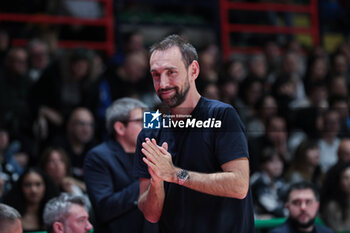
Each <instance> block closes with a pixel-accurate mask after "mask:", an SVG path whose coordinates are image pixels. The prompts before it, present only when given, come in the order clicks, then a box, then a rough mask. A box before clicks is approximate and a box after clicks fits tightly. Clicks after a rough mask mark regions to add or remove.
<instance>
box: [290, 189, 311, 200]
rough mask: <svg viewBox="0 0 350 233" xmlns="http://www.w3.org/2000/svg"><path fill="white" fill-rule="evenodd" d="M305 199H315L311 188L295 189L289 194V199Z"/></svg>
mask: <svg viewBox="0 0 350 233" xmlns="http://www.w3.org/2000/svg"><path fill="white" fill-rule="evenodd" d="M297 199H299V200H305V199H316V196H315V194H314V192H313V191H312V190H311V189H296V190H293V191H292V192H291V193H290V194H289V200H290V201H293V200H297Z"/></svg>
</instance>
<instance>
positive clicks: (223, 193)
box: [134, 35, 254, 233]
mask: <svg viewBox="0 0 350 233" xmlns="http://www.w3.org/2000/svg"><path fill="white" fill-rule="evenodd" d="M197 59H198V56H197V52H196V50H195V48H194V47H193V46H192V45H191V44H189V43H187V42H186V41H184V40H183V39H182V38H181V37H179V36H177V35H171V36H169V37H167V38H165V39H164V40H163V41H161V42H160V43H158V44H155V45H154V46H153V47H152V48H151V58H150V68H151V74H152V78H153V85H154V88H155V91H156V93H157V94H158V96H159V97H160V99H161V100H162V101H163V103H165V104H166V105H167V106H168V107H169V108H170V111H171V114H170V115H169V116H170V117H169V118H168V119H165V121H163V127H162V128H159V129H145V128H144V129H143V130H142V131H141V133H140V135H139V137H138V143H137V148H136V158H135V165H134V171H135V174H136V175H137V177H139V178H140V197H139V208H140V209H141V211H142V212H143V214H144V215H145V217H146V218H147V219H148V220H149V221H151V222H158V221H159V224H160V230H161V232H166V233H179V232H181V233H190V232H191V233H213V232H220V233H247V232H249V233H253V232H254V218H253V208H252V201H251V195H250V191H249V162H248V158H249V154H248V146H247V140H246V135H245V133H244V131H245V129H244V126H243V124H242V122H241V121H240V119H239V117H238V114H237V112H236V110H235V109H234V108H233V107H232V106H230V105H227V104H224V103H222V102H219V101H214V100H209V99H206V98H203V97H201V96H200V95H199V93H198V91H197V88H196V84H195V80H196V78H197V77H198V74H199V64H198V62H197ZM158 114H159V112H158V111H157V112H156V113H153V114H152V115H153V117H152V120H151V122H152V121H153V120H156V119H159V118H158V117H159V115H158ZM144 120H145V119H144ZM164 122H166V123H164ZM175 125H176V126H175ZM146 126H147V125H146V124H144V127H146ZM177 126H178V127H177ZM182 126H184V127H182ZM158 145H161V146H158Z"/></svg>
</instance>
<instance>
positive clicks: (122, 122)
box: [84, 98, 156, 233]
mask: <svg viewBox="0 0 350 233" xmlns="http://www.w3.org/2000/svg"><path fill="white" fill-rule="evenodd" d="M145 108H146V105H145V104H143V103H142V102H140V101H139V100H136V99H131V98H122V99H119V100H116V101H115V102H113V104H112V105H111V106H110V107H109V108H108V109H107V112H106V127H107V131H108V134H109V136H110V138H109V139H108V140H107V141H106V142H104V143H102V144H100V145H98V146H97V147H95V148H93V149H92V150H91V151H90V152H89V153H88V155H87V157H86V159H85V163H84V174H85V183H86V185H87V189H88V194H89V197H90V200H91V202H92V204H93V208H94V211H95V213H96V218H97V219H96V220H97V224H96V229H95V232H96V233H99V232H101V233H104V232H109V233H114V232H115V233H117V232H118V233H129V232H133V233H141V232H142V233H146V232H147V233H153V232H156V228H155V227H156V225H154V224H152V225H151V224H150V223H149V222H147V221H146V220H145V218H144V217H143V214H142V213H141V211H140V210H139V209H138V207H137V199H138V195H139V181H138V180H137V179H135V177H134V176H133V175H132V171H133V161H134V153H135V149H136V140H137V136H138V134H139V133H140V131H141V129H142V120H143V118H142V117H143V110H145Z"/></svg>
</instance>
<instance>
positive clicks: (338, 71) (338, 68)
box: [331, 53, 350, 85]
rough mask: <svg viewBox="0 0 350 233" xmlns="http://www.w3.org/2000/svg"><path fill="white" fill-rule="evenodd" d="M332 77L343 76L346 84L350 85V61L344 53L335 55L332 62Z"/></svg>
mask: <svg viewBox="0 0 350 233" xmlns="http://www.w3.org/2000/svg"><path fill="white" fill-rule="evenodd" d="M331 76H332V77H335V76H343V77H345V79H346V83H347V84H348V85H349V84H350V76H349V69H348V60H347V58H346V56H345V55H344V54H342V53H335V54H334V55H333V57H332V60H331Z"/></svg>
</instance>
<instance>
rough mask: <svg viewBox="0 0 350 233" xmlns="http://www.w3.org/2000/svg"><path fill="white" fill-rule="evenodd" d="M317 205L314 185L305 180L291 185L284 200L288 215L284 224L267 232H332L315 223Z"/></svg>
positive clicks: (316, 193) (317, 197)
mask: <svg viewBox="0 0 350 233" xmlns="http://www.w3.org/2000/svg"><path fill="white" fill-rule="evenodd" d="M319 206H320V202H319V193H318V191H317V189H316V188H315V186H314V185H312V184H310V183H307V182H300V183H295V184H293V185H291V187H290V188H289V191H288V193H287V202H286V208H287V209H288V211H289V217H288V219H287V221H286V222H285V223H284V224H282V225H281V226H278V227H276V228H274V229H272V230H271V231H270V232H269V233H298V232H310V233H333V231H332V230H330V229H328V228H326V227H324V226H320V225H318V224H315V218H316V215H317V212H318V208H319Z"/></svg>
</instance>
